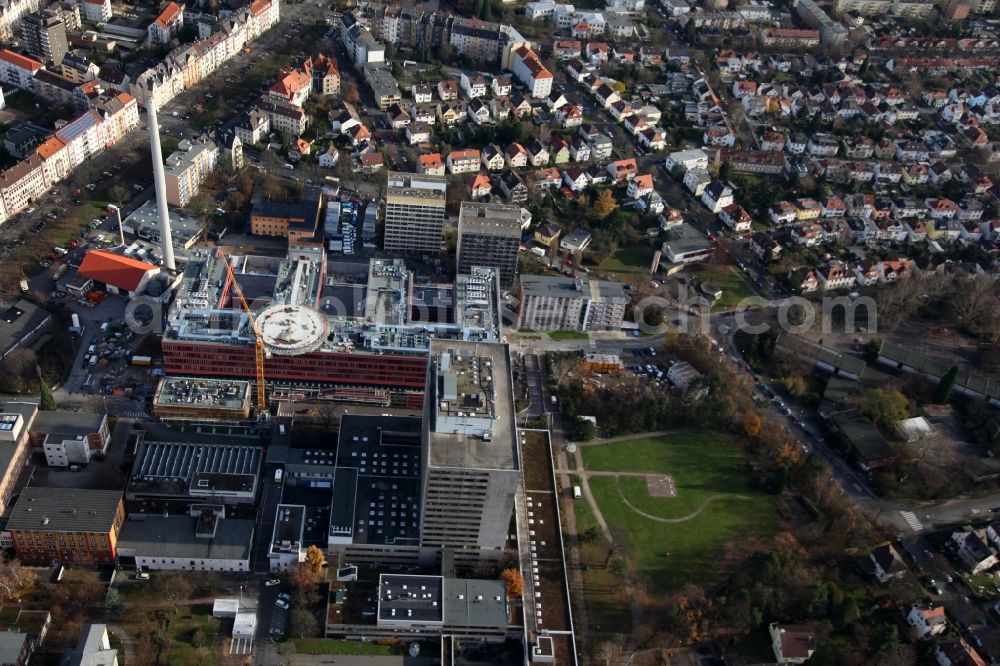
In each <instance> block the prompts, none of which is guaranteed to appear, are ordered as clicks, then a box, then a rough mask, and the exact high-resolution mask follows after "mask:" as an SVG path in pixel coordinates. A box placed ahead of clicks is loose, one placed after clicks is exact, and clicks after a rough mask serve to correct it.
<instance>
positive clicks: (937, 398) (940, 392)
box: [934, 365, 958, 405]
mask: <svg viewBox="0 0 1000 666" xmlns="http://www.w3.org/2000/svg"><path fill="white" fill-rule="evenodd" d="M957 377H958V366H957V365H953V366H951V370H949V371H948V373H947V374H946V375H945V376H944V377H942V378H941V381H939V382H938V385H937V387H935V389H934V402H935V403H937V404H939V405H943V404H945V403H947V402H948V401H949V400H951V392H952V391H953V390H954V388H955V379H956V378H957Z"/></svg>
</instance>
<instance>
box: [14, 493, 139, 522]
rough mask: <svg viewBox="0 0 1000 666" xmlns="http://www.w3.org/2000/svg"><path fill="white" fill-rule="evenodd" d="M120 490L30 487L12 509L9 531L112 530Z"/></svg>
mask: <svg viewBox="0 0 1000 666" xmlns="http://www.w3.org/2000/svg"><path fill="white" fill-rule="evenodd" d="M121 499H122V493H121V491H120V490H82V489H78V488H37V487H31V486H29V487H27V488H25V489H24V490H22V491H21V496H20V497H18V498H17V502H15V504H14V508H13V509H11V513H10V521H9V522H8V523H7V529H8V530H12V531H13V530H41V529H45V530H51V531H53V532H102V533H103V532H110V531H111V526H112V524H113V523H114V521H115V515H116V513H117V511H118V504H119V502H121Z"/></svg>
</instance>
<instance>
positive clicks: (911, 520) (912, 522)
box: [899, 511, 924, 532]
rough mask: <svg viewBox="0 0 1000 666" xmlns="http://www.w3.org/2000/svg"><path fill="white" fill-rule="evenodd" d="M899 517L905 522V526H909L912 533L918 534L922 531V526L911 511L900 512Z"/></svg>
mask: <svg viewBox="0 0 1000 666" xmlns="http://www.w3.org/2000/svg"><path fill="white" fill-rule="evenodd" d="M899 515H901V516H902V517H903V520H905V521H906V524H907V525H909V526H910V529H911V530H913V531H914V532H920V531H922V530H923V529H924V526H923V524H922V523H921V522H920V519H919V518H917V514H915V513H913V512H912V511H900V512H899Z"/></svg>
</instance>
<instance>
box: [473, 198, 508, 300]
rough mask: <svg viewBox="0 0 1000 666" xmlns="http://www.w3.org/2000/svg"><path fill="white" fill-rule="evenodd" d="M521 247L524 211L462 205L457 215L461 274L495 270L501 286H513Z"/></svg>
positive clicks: (496, 205) (505, 206) (479, 204)
mask: <svg viewBox="0 0 1000 666" xmlns="http://www.w3.org/2000/svg"><path fill="white" fill-rule="evenodd" d="M520 244H521V208H520V207H519V206H510V205H507V204H496V203H475V202H472V201H463V202H462V207H461V209H460V211H459V214H458V272H459V273H469V272H470V271H471V270H472V268H473V267H474V266H484V267H486V268H494V269H496V270H497V271H498V272H499V274H500V285H501V286H503V287H509V286H511V285H512V284H514V276H515V275H516V274H517V250H518V247H519V246H520Z"/></svg>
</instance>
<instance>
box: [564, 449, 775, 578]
mask: <svg viewBox="0 0 1000 666" xmlns="http://www.w3.org/2000/svg"><path fill="white" fill-rule="evenodd" d="M581 453H582V456H583V462H584V467H585V469H586V470H587V471H588V472H589V473H590V474H588V483H589V485H590V489H591V492H592V493H593V496H594V499H595V500H596V502H597V505H598V508H599V509H600V511H601V513H602V514H603V516H604V520H605V522H606V523H607V524H608V525H609V527H610V530H611V533H612V535H613V536H614V538H615V541H616V542H617V553H616V556H617V557H621V558H622V559H623V560H624V561H625V562H626V563H627V569H628V570H631V571H634V572H636V574H637V575H638V576H639V578H640V580H641V582H643V583H645V587H646V589H647V591H648V592H649V593H650V594H651V595H652V596H654V597H659V596H663V595H666V594H669V593H671V592H675V591H677V590H678V589H679V588H681V587H682V586H683V585H684V584H685V583H688V582H692V583H710V582H713V581H716V580H719V579H720V578H721V577H723V576H724V575H725V574H726V573H727V572H728V571H729V570H730V569H731V568H732V567H735V566H737V565H738V564H739V562H740V561H742V559H743V557H744V556H745V555H746V554H748V553H749V552H750V551H751V550H752V549H753V547H754V546H757V545H760V544H763V543H766V542H768V541H769V540H770V539H771V537H772V536H773V535H774V533H775V532H776V530H777V528H778V518H777V514H776V512H775V509H774V506H773V504H772V501H771V499H770V498H769V497H768V496H767V495H766V494H764V493H763V492H762V491H760V490H755V489H753V488H751V486H750V480H749V476H748V474H747V472H746V469H745V466H746V458H745V457H744V455H743V452H742V451H741V450H740V449H739V448H738V447H737V446H736V445H735V444H733V443H732V442H731V441H729V440H728V439H727V438H725V437H723V436H721V435H717V434H714V433H709V432H698V431H691V432H678V433H674V434H669V435H662V436H656V437H640V438H635V439H623V440H620V441H615V442H611V443H607V444H600V445H594V446H584V447H582V448H581ZM585 504H586V502H585V501H578V502H576V503H575V508H576V511H577V513H578V515H580V514H583V515H581V517H582V518H583V520H579V521H578V523H579V524H578V531H579V532H580V533H581V534H583V532H584V530H586V528H587V527H588V524H589V523H590V522H591V520H593V518H591V517H589V513H590V512H589V507H584V505H585ZM609 559H610V558H609Z"/></svg>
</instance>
